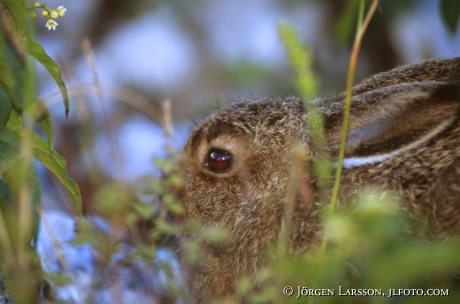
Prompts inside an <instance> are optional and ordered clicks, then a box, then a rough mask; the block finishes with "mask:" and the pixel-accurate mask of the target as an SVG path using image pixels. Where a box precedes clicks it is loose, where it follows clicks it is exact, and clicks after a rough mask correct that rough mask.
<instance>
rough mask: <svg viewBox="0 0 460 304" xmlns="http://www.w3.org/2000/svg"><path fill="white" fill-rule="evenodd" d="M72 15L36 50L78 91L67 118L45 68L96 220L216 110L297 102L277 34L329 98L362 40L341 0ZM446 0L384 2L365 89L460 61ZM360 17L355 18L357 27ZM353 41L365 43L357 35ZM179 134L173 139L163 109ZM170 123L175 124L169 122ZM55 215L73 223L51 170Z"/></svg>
mask: <svg viewBox="0 0 460 304" xmlns="http://www.w3.org/2000/svg"><path fill="white" fill-rule="evenodd" d="M47 3H48V6H49V7H50V8H56V7H57V6H60V5H63V6H65V7H66V8H67V12H66V15H65V16H64V17H62V18H59V19H57V21H58V23H59V25H58V26H57V28H56V30H55V31H49V30H48V29H46V28H45V22H46V20H45V19H44V18H42V16H38V17H37V18H36V24H37V31H38V33H37V40H38V41H39V42H40V43H41V44H42V45H43V46H44V48H45V50H46V51H47V52H48V54H49V55H50V56H51V57H53V58H54V59H55V60H56V61H57V62H58V63H59V65H60V67H61V69H62V71H63V76H64V79H65V80H66V83H67V85H68V87H69V92H70V100H71V109H70V116H69V119H68V120H66V119H65V115H64V108H63V105H62V100H61V97H60V94H59V90H58V88H57V86H56V85H55V83H54V82H53V81H52V79H51V77H50V76H49V75H48V74H47V72H46V71H45V70H44V69H43V68H41V67H38V73H39V86H38V87H39V96H40V97H42V98H43V99H45V100H46V102H47V103H48V104H49V105H50V109H51V112H52V115H53V119H54V123H55V132H56V145H57V146H56V147H55V148H56V150H57V151H58V152H59V153H60V154H61V155H63V156H64V157H65V158H66V159H67V162H68V165H69V174H70V175H71V176H72V178H74V179H75V180H76V181H77V182H78V183H79V184H80V187H81V190H82V195H83V201H84V209H85V212H87V213H92V212H93V211H94V208H93V207H92V204H93V199H94V194H95V190H96V189H98V187H99V185H100V184H103V183H106V182H109V181H111V180H121V181H123V182H126V183H131V184H136V183H140V182H139V181H140V180H141V179H142V177H143V176H145V175H152V174H158V171H157V170H156V169H155V168H154V166H153V164H152V156H155V155H156V156H160V157H161V156H162V155H165V153H166V152H165V145H166V144H167V143H170V144H172V146H174V147H175V148H176V149H179V148H180V146H181V145H182V144H183V142H184V141H185V139H186V137H187V133H188V132H189V130H190V128H191V126H192V125H193V124H192V123H191V121H192V118H193V117H199V116H200V115H202V113H204V112H205V111H206V109H207V108H209V107H212V106H213V105H215V104H216V101H219V102H222V101H225V100H235V99H247V98H256V97H264V96H289V95H295V94H296V92H295V89H294V86H293V81H292V79H293V72H292V69H291V68H290V66H289V64H288V61H287V59H286V56H285V53H284V50H283V46H282V43H281V41H280V39H279V36H278V33H277V25H278V24H280V23H281V22H288V23H290V24H291V25H292V26H293V27H294V28H295V29H296V30H297V31H298V33H299V35H300V37H301V39H302V40H303V42H304V43H305V45H306V46H308V47H309V48H311V50H312V51H313V54H314V68H315V71H316V73H317V75H318V77H319V78H320V94H321V95H330V94H336V93H339V92H341V91H343V90H344V88H345V81H346V71H347V67H348V59H349V54H350V49H351V43H352V40H353V37H352V36H353V34H352V35H349V36H350V37H346V36H343V35H340V34H339V32H340V31H343V28H341V25H342V27H343V23H341V20H342V17H343V16H344V14H346V13H345V9H346V3H347V1H342V0H328V1H324V0H289V1H285V0H234V1H223V0H197V1H180V0H169V1H166V0H159V1H153V0H133V1H123V0H79V1H66V0H49V1H48V2H47ZM438 6H439V1H437V0H417V1H409V0H405V1H399V0H387V1H382V2H381V3H380V8H379V9H378V11H377V13H376V15H375V16H374V18H373V20H372V21H371V23H370V26H369V29H368V31H367V33H366V35H365V38H364V42H363V46H362V49H361V54H360V56H359V62H358V71H357V76H356V80H357V81H360V80H361V79H363V78H364V77H366V76H369V75H371V74H375V73H378V72H381V71H385V70H389V69H391V68H393V67H395V66H397V65H401V64H407V63H413V62H416V61H419V60H422V59H427V58H432V57H453V56H459V55H460V53H459V51H460V34H459V33H457V34H456V35H454V36H452V35H450V34H449V33H448V32H447V31H446V29H445V27H444V26H443V24H442V21H441V18H440V15H439V11H438ZM355 19H356V18H354V20H355ZM350 33H354V32H353V31H350ZM166 100H169V101H170V103H171V115H172V127H173V131H174V133H173V135H172V137H171V138H170V139H169V140H167V139H165V136H164V128H163V126H164V123H165V117H168V115H167V114H166V116H165V113H164V106H163V105H164V103H165V101H166ZM166 120H167V119H166ZM41 172H42V175H45V178H42V183H46V185H42V187H43V193H44V196H45V197H44V200H43V204H44V206H45V208H59V209H65V210H67V211H69V212H70V213H72V207H71V206H70V204H68V203H67V202H66V201H67V200H66V198H65V195H61V194H60V193H61V192H62V191H61V190H60V189H59V187H55V186H54V183H53V180H52V177H51V176H49V177H46V173H45V170H41Z"/></svg>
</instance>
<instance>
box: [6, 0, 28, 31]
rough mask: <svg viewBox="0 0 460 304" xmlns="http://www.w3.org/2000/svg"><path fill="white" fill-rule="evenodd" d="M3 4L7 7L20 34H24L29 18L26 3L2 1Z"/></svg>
mask: <svg viewBox="0 0 460 304" xmlns="http://www.w3.org/2000/svg"><path fill="white" fill-rule="evenodd" d="M2 4H3V5H4V6H5V8H6V9H7V11H8V12H9V13H10V15H11V17H12V19H13V20H14V23H15V25H16V30H17V31H18V32H19V33H23V32H24V27H25V18H28V17H29V15H28V14H27V11H26V5H25V2H24V1H23V0H2Z"/></svg>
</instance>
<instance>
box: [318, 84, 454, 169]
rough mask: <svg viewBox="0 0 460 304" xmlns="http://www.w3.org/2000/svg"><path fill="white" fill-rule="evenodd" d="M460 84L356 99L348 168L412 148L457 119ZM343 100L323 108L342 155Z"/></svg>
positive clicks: (332, 142)
mask: <svg viewBox="0 0 460 304" xmlns="http://www.w3.org/2000/svg"><path fill="white" fill-rule="evenodd" d="M459 88H460V87H459V84H458V83H452V82H435V81H429V82H413V83H403V84H398V85H393V86H389V87H384V88H380V89H377V90H373V91H369V92H365V93H363V94H360V95H357V96H354V97H353V98H352V104H351V113H350V127H349V132H348V139H347V146H346V150H345V159H344V162H343V164H344V167H346V168H350V167H355V166H361V165H366V164H371V163H376V162H381V161H384V160H387V159H389V158H392V157H394V156H395V155H398V154H401V153H403V152H405V151H408V150H411V149H414V148H416V147H418V146H420V145H422V144H424V143H425V142H427V141H429V140H431V139H433V138H434V137H435V136H436V135H438V134H440V133H441V132H443V131H444V130H446V129H448V128H449V127H451V126H452V125H454V124H456V123H457V116H458V110H459V100H460V98H459V96H460V94H459V93H460V90H459ZM343 108H344V103H343V101H342V102H333V103H332V104H330V106H329V109H328V110H326V111H325V113H324V114H325V124H326V130H328V142H329V147H330V152H331V154H332V155H337V154H338V149H339V142H340V136H341V127H342V119H343V118H342V117H343Z"/></svg>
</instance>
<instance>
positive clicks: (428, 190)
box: [181, 58, 460, 303]
mask: <svg viewBox="0 0 460 304" xmlns="http://www.w3.org/2000/svg"><path fill="white" fill-rule="evenodd" d="M459 71H460V59H459V58H454V59H438V60H429V61H425V62H421V63H417V64H414V65H409V66H402V67H399V68H397V69H394V70H392V71H389V72H385V73H381V74H378V75H376V76H373V77H370V78H368V79H366V80H364V81H363V82H362V83H361V84H359V85H357V86H356V87H355V88H354V89H353V96H354V97H353V100H352V110H351V119H350V130H349V136H348V142H347V148H346V158H347V160H349V161H350V162H349V163H348V166H347V167H346V168H345V169H344V171H343V175H342V182H341V187H340V198H339V202H342V201H345V200H347V198H350V197H353V195H355V194H357V193H359V192H360V191H362V189H363V187H365V186H372V187H374V188H375V187H377V188H380V189H391V190H394V191H396V192H397V193H399V195H401V196H402V198H403V199H404V201H405V202H406V204H404V208H405V209H406V210H408V211H409V212H410V214H413V215H419V214H423V215H424V216H425V217H424V218H425V219H426V225H425V226H424V229H425V231H421V232H420V233H421V234H424V235H426V234H428V235H443V236H444V235H445V236H447V235H453V234H457V233H459V231H460V229H459V219H460V202H459V195H460V138H459V135H460V129H459V128H460V127H459V123H458V110H459V106H458V100H459V99H458V84H459V75H460V73H459ZM344 96H345V95H344V94H340V95H338V96H336V97H334V98H329V99H318V100H316V101H315V103H316V104H317V105H318V107H319V111H320V113H322V115H323V118H324V122H325V127H326V142H327V148H326V149H325V150H326V151H327V153H328V154H330V155H331V157H332V158H333V159H334V157H336V156H337V154H338V149H339V141H340V132H341V128H342V119H343V109H344ZM305 121H306V120H305V110H304V107H303V103H302V101H300V100H299V99H296V98H286V99H261V100H250V101H246V102H240V103H234V104H230V105H228V106H226V107H224V108H223V109H221V110H220V111H218V112H216V113H215V114H214V115H212V116H211V117H209V118H208V119H207V120H206V121H204V122H203V123H201V124H200V125H198V126H197V127H196V128H195V129H194V131H193V132H192V134H191V135H190V138H189V140H188V142H187V144H186V146H185V148H184V157H183V164H182V166H183V168H184V172H183V177H184V181H185V188H184V189H183V190H184V191H183V192H182V195H181V200H182V201H183V203H184V206H185V210H186V211H185V217H186V218H192V219H199V220H200V221H201V223H202V224H203V229H206V228H208V227H218V228H224V229H228V230H229V231H230V232H231V234H232V235H233V238H232V239H231V241H229V242H227V243H226V244H224V245H220V246H215V245H212V244H209V243H208V242H206V241H205V240H204V239H201V238H198V237H196V236H191V237H192V239H198V240H199V241H200V246H201V249H202V252H201V257H200V260H199V261H198V262H197V263H195V264H193V265H190V264H189V263H187V261H186V260H185V259H182V263H183V265H184V270H185V272H186V278H187V283H188V286H189V287H190V289H191V292H192V294H193V295H194V296H195V298H196V300H197V301H198V302H205V303H210V302H212V300H213V299H215V298H219V297H223V296H226V295H229V294H232V293H233V292H234V287H235V282H236V281H237V279H238V278H239V277H241V276H244V275H250V274H252V273H254V272H255V271H256V270H257V269H258V268H259V267H260V266H261V265H262V264H264V263H267V262H268V260H269V259H270V256H269V255H267V254H266V249H267V248H270V246H273V245H274V244H276V243H277V242H278V240H279V237H280V232H281V230H282V223H283V212H285V206H286V204H287V202H288V201H289V197H290V192H292V191H291V190H292V189H295V188H293V185H294V187H297V184H299V185H300V187H298V188H299V191H298V194H297V200H296V203H295V205H294V207H293V211H292V216H291V220H292V222H291V225H292V226H291V227H292V228H291V230H290V231H291V233H290V235H291V236H290V242H289V247H290V248H291V249H292V250H294V251H298V252H303V251H305V250H308V249H309V248H312V247H313V246H315V244H316V243H317V242H318V240H319V238H320V236H321V228H320V227H321V226H320V221H319V219H318V217H317V216H316V214H315V208H314V206H315V205H316V203H317V202H318V201H319V200H320V199H322V198H324V197H320V194H319V192H318V191H317V187H316V185H315V183H314V180H313V177H311V176H309V175H308V174H307V173H305V172H307V171H308V169H307V168H308V167H309V166H308V164H311V162H312V161H314V160H315V159H316V158H317V157H318V154H319V152H318V151H316V150H315V148H314V147H313V146H312V144H311V142H312V140H311V134H310V133H309V131H308V126H306V122H305ZM298 144H300V145H302V146H304V147H306V148H307V150H308V151H309V153H307V154H308V155H306V157H305V160H304V165H302V164H300V165H299V164H298V161H297V160H296V158H295V157H294V153H293V151H294V148H295V147H296V146H297V145H298ZM211 148H217V149H220V150H223V151H228V152H229V153H230V155H231V156H232V159H233V164H232V166H231V167H230V168H229V170H228V171H225V172H215V171H212V170H210V169H209V167H208V166H207V162H208V158H207V157H208V156H207V155H208V152H209V150H210V149H211ZM307 156H308V157H307ZM293 177H294V179H296V182H294V183H293V182H292V178H293ZM321 193H323V192H321ZM328 193H329V192H328V191H325V192H324V193H323V194H322V195H325V196H327V195H328ZM183 242H186V239H185V238H184V240H183Z"/></svg>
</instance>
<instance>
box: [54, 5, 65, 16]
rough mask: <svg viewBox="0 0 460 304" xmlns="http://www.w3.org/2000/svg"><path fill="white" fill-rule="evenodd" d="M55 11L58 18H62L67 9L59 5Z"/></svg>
mask: <svg viewBox="0 0 460 304" xmlns="http://www.w3.org/2000/svg"><path fill="white" fill-rule="evenodd" d="M56 11H57V13H58V14H59V16H61V17H62V16H64V15H65V12H66V11H67V9H66V8H65V7H63V6H62V5H61V6H58V8H57V9H56Z"/></svg>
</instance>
